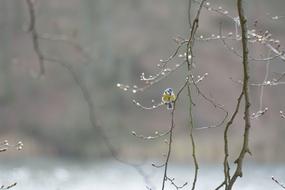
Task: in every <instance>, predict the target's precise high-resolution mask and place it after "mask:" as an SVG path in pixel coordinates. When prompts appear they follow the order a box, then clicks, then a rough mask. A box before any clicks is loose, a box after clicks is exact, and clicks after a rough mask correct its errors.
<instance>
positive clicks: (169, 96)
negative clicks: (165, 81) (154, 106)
mask: <svg viewBox="0 0 285 190" xmlns="http://www.w3.org/2000/svg"><path fill="white" fill-rule="evenodd" d="M175 99H176V96H175V94H174V92H173V89H172V88H167V89H165V90H164V92H163V94H162V97H161V100H162V102H163V103H164V104H165V105H167V109H169V110H170V109H173V104H174V101H175Z"/></svg>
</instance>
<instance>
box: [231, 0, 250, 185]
mask: <svg viewBox="0 0 285 190" xmlns="http://www.w3.org/2000/svg"><path fill="white" fill-rule="evenodd" d="M237 9H238V14H239V20H240V26H241V34H242V52H243V60H242V64H243V88H242V91H243V93H244V99H245V100H244V102H245V108H244V134H243V145H242V149H241V152H240V154H239V157H238V158H237V159H236V161H235V163H236V164H237V167H236V170H235V172H234V174H233V177H232V178H231V180H230V181H229V185H228V188H227V190H231V189H232V187H233V185H234V183H235V182H236V180H237V178H238V177H242V166H243V160H244V156H245V154H246V153H249V154H251V153H250V151H249V147H248V141H249V130H250V127H251V123H250V113H249V109H250V100H249V87H248V85H249V84H248V83H249V62H248V46H247V44H248V40H247V19H246V17H245V15H244V8H243V0H237Z"/></svg>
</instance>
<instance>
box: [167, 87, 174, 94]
mask: <svg viewBox="0 0 285 190" xmlns="http://www.w3.org/2000/svg"><path fill="white" fill-rule="evenodd" d="M165 92H167V93H168V94H172V93H173V90H172V88H167V89H165Z"/></svg>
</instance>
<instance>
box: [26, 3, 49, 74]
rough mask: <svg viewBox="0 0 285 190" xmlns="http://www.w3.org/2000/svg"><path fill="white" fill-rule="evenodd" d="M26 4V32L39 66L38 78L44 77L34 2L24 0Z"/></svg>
mask: <svg viewBox="0 0 285 190" xmlns="http://www.w3.org/2000/svg"><path fill="white" fill-rule="evenodd" d="M26 4H27V6H28V9H29V16H30V25H29V28H28V32H29V33H31V36H32V42H33V49H34V51H35V54H36V56H37V59H38V63H39V65H40V73H39V76H42V75H44V73H45V66H44V57H43V54H42V52H41V50H40V47H39V37H38V32H37V28H36V14H35V12H36V11H35V2H34V0H26Z"/></svg>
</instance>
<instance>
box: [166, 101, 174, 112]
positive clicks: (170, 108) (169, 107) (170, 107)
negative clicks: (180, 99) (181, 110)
mask: <svg viewBox="0 0 285 190" xmlns="http://www.w3.org/2000/svg"><path fill="white" fill-rule="evenodd" d="M167 109H168V110H172V109H173V103H172V102H170V103H167Z"/></svg>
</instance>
